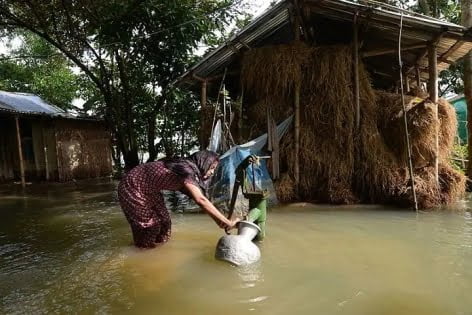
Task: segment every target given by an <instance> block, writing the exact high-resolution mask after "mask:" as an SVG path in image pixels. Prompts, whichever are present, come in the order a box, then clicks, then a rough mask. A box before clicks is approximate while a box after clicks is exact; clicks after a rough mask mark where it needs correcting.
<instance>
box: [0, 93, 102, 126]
mask: <svg viewBox="0 0 472 315" xmlns="http://www.w3.org/2000/svg"><path fill="white" fill-rule="evenodd" d="M0 112H8V113H12V114H21V115H39V116H48V117H59V118H66V119H81V120H96V119H95V118H94V117H78V116H74V115H72V114H71V113H68V112H67V111H65V110H63V109H62V108H59V107H57V106H55V105H52V104H49V103H48V102H46V101H45V100H43V99H42V98H41V97H39V96H38V95H35V94H30V93H18V92H6V91H0Z"/></svg>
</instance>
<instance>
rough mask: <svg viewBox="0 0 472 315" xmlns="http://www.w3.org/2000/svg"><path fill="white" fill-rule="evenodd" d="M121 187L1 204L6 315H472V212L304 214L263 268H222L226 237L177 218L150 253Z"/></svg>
mask: <svg viewBox="0 0 472 315" xmlns="http://www.w3.org/2000/svg"><path fill="white" fill-rule="evenodd" d="M114 187H115V183H110V182H103V183H97V182H89V183H85V184H80V185H78V186H54V187H52V188H49V189H48V190H47V191H31V190H32V189H38V188H32V187H29V189H30V191H29V192H28V194H26V195H23V194H21V193H19V192H18V193H15V194H13V195H12V194H9V195H7V194H6V193H5V192H4V193H3V194H2V195H0V215H1V218H2V219H1V220H0V299H1V300H0V313H9V314H24V313H34V314H42V313H44V314H45V313H54V312H55V313H133V314H149V313H159V314H221V313H224V314H248V313H257V314H288V313H290V314H314V313H317V314H336V313H342V314H368V315H369V314H470V312H471V310H472V300H471V299H470V297H469V292H470V291H471V290H472V216H471V212H470V211H469V209H470V208H471V203H470V202H469V201H466V202H462V203H459V204H457V205H456V206H455V207H454V209H442V210H441V211H436V212H431V213H419V214H415V213H413V212H408V211H399V210H396V209H392V208H381V207H379V206H354V207H352V206H351V207H347V206H344V207H331V206H313V205H309V204H299V205H297V206H291V207H284V208H278V209H274V210H273V211H271V213H270V214H269V221H268V237H267V240H266V241H264V243H263V244H261V251H262V261H261V262H260V263H258V264H256V265H253V266H249V267H247V268H236V267H233V266H230V265H228V264H226V263H224V262H220V261H216V260H215V259H214V258H213V255H214V249H215V245H216V242H217V240H218V239H219V237H220V236H221V235H222V232H221V231H220V230H219V229H218V228H217V227H216V225H215V224H214V223H213V222H212V221H211V220H210V219H209V218H208V217H207V216H204V215H198V214H186V215H182V214H174V216H173V238H172V240H171V241H170V242H169V243H168V244H166V245H165V246H163V247H160V248H158V249H155V250H150V251H142V250H138V249H135V248H133V247H132V246H130V243H131V235H130V231H129V229H128V226H127V223H126V221H125V220H124V218H123V215H122V214H121V210H120V209H119V207H118V206H117V203H116V197H115V193H114Z"/></svg>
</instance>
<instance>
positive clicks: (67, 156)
mask: <svg viewBox="0 0 472 315" xmlns="http://www.w3.org/2000/svg"><path fill="white" fill-rule="evenodd" d="M19 144H21V145H19ZM111 173H112V159H111V135H110V132H109V131H108V130H107V128H106V127H105V124H104V122H103V120H100V119H96V118H93V117H76V116H74V115H72V114H70V113H68V112H66V111H64V110H63V109H61V108H59V107H57V106H54V105H51V104H49V103H47V102H45V101H44V100H43V99H41V98H40V97H39V96H37V95H33V94H27V93H13V92H5V91H0V182H1V181H3V182H8V181H12V180H21V181H22V183H23V185H24V184H25V182H26V181H41V180H46V181H61V182H65V181H71V180H75V179H87V178H96V177H103V176H109V175H111Z"/></svg>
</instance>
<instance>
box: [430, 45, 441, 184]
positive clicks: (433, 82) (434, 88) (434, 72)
mask: <svg viewBox="0 0 472 315" xmlns="http://www.w3.org/2000/svg"><path fill="white" fill-rule="evenodd" d="M428 68H429V98H430V99H431V101H432V102H433V103H435V104H436V105H435V106H434V117H435V120H436V132H435V133H436V136H435V144H434V151H435V154H434V175H435V178H436V182H437V183H438V184H439V116H438V105H437V103H438V62H437V52H436V46H434V45H430V46H429V47H428Z"/></svg>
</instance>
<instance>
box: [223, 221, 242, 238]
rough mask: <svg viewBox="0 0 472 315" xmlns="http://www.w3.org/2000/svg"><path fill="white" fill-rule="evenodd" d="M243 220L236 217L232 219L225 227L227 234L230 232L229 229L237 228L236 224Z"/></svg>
mask: <svg viewBox="0 0 472 315" xmlns="http://www.w3.org/2000/svg"><path fill="white" fill-rule="evenodd" d="M239 221H241V219H239V218H236V219H233V220H231V221H230V224H229V225H227V226H226V227H225V232H226V234H229V231H231V230H232V229H234V228H236V225H237V224H238V223H239Z"/></svg>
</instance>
